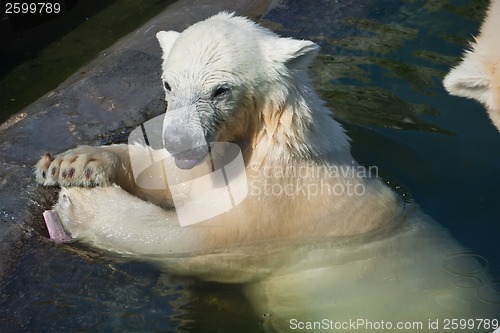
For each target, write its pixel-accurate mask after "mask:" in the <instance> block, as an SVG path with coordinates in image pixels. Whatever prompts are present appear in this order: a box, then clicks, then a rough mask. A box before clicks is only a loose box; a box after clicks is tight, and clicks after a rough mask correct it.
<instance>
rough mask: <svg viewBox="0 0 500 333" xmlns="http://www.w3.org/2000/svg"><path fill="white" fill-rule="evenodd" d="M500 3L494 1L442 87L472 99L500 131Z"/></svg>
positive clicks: (454, 93)
mask: <svg viewBox="0 0 500 333" xmlns="http://www.w3.org/2000/svg"><path fill="white" fill-rule="evenodd" d="M498 21H500V0H492V1H491V4H490V8H489V10H488V13H487V15H486V19H485V20H484V22H483V25H482V26H481V31H480V33H479V36H478V37H477V38H476V41H475V42H474V43H472V44H471V50H470V51H467V52H466V53H465V55H464V58H463V60H462V62H461V63H460V64H459V65H458V66H457V67H455V68H453V69H452V70H451V71H450V72H449V73H448V75H446V77H445V79H444V81H443V84H444V86H445V88H446V90H447V91H448V92H449V93H450V94H452V95H456V96H463V97H468V98H473V99H475V100H477V101H479V102H481V103H482V104H483V105H484V106H485V107H486V108H487V110H488V114H489V116H490V119H491V121H492V122H493V124H494V125H495V126H496V127H497V129H498V130H499V131H500V34H499V31H500V24H499V23H498Z"/></svg>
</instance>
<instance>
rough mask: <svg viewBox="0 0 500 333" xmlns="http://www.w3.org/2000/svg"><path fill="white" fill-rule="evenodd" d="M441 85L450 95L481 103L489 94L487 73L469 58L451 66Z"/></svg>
mask: <svg viewBox="0 0 500 333" xmlns="http://www.w3.org/2000/svg"><path fill="white" fill-rule="evenodd" d="M443 85H444V87H445V88H446V90H447V91H448V92H449V93H450V94H452V95H456V96H463V97H469V98H474V99H476V100H478V101H480V102H483V103H484V102H486V100H488V97H489V94H491V92H490V91H489V89H490V81H489V79H488V75H486V74H485V73H483V71H482V70H481V68H479V64H477V63H475V62H474V59H470V58H466V59H465V60H464V61H462V63H461V64H460V65H458V66H457V67H455V68H453V69H452V70H451V71H450V73H448V75H446V77H445V79H444V80H443Z"/></svg>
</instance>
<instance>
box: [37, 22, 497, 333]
mask: <svg viewBox="0 0 500 333" xmlns="http://www.w3.org/2000/svg"><path fill="white" fill-rule="evenodd" d="M157 37H158V40H159V43H160V45H161V48H162V50H163V58H162V59H163V63H162V80H163V86H164V90H165V96H166V101H167V110H166V113H165V115H164V118H163V120H162V123H161V128H162V130H161V131H160V132H161V134H160V136H161V140H160V141H161V142H162V144H163V145H164V148H154V149H153V148H151V147H149V146H148V145H146V144H145V143H142V144H141V143H140V142H134V143H131V144H117V145H110V146H100V147H89V146H80V147H77V148H75V149H73V150H70V151H67V152H64V153H61V154H59V155H55V156H53V155H51V154H46V155H44V156H42V158H41V159H40V161H39V162H38V164H37V165H36V168H35V174H36V179H37V181H38V182H39V183H40V184H43V185H57V186H61V187H62V188H61V191H60V195H59V201H58V202H57V203H56V205H55V206H54V207H53V209H52V210H51V211H49V212H48V213H47V214H46V216H47V221H48V222H47V225H48V226H49V228H50V229H52V231H53V237H54V238H55V239H56V240H58V241H61V242H63V241H67V238H68V237H71V238H72V239H73V240H77V241H80V242H83V243H86V244H88V245H89V246H92V247H95V248H98V249H102V250H105V251H109V252H112V253H116V254H119V255H124V256H129V257H132V258H136V259H140V260H147V261H150V262H155V263H156V264H158V265H159V266H161V267H162V268H164V269H167V270H168V271H170V272H174V273H176V274H186V275H192V276H197V277H199V278H202V279H205V280H209V281H218V282H223V283H241V284H242V286H243V288H244V290H245V293H246V295H247V296H248V298H249V300H250V301H251V303H252V304H253V306H254V309H255V311H256V313H257V314H259V315H261V316H262V321H263V323H264V326H265V327H266V329H268V330H269V331H277V332H287V331H291V330H297V329H305V328H309V329H311V330H320V329H338V328H339V327H340V328H341V329H342V330H343V331H349V330H352V331H356V332H358V331H361V332H362V331H373V330H374V325H375V326H377V327H378V330H379V331H385V330H391V328H392V330H393V329H395V328H396V327H397V325H399V326H400V325H404V324H405V323H410V324H406V325H411V323H414V324H413V325H419V324H418V323H420V325H422V326H418V327H415V326H414V327H413V328H412V329H413V331H419V332H420V331H421V332H425V331H435V330H434V329H433V328H434V327H435V325H436V322H437V321H440V322H438V324H439V325H441V326H440V328H442V325H444V322H443V320H445V319H449V318H466V319H469V318H470V319H475V318H488V320H490V319H493V316H494V315H496V314H498V313H499V312H498V309H499V306H498V304H499V303H498V299H497V297H496V296H497V294H494V293H493V292H492V290H493V288H492V287H491V283H490V278H489V276H488V273H487V272H486V269H485V265H484V264H483V263H482V262H481V261H479V260H477V258H476V256H474V255H472V254H470V253H468V252H467V251H465V250H464V249H463V248H462V247H461V246H460V245H459V244H457V242H455V241H454V240H453V239H452V237H451V236H450V235H449V234H448V232H447V231H446V230H444V229H443V228H442V227H440V226H439V225H438V224H436V223H435V222H433V221H431V220H430V219H429V218H427V217H425V216H424V215H423V214H422V213H420V212H419V210H418V209H417V208H416V207H415V206H414V205H411V204H409V203H406V202H403V201H402V200H400V198H399V197H398V196H397V195H396V194H395V193H394V192H393V191H392V190H390V189H389V188H388V187H386V186H385V185H384V184H383V183H382V182H381V181H380V180H379V179H378V178H377V177H376V174H373V173H371V172H369V170H367V168H363V167H361V166H359V165H358V164H357V163H356V162H355V161H354V160H353V158H352V156H351V153H350V144H349V138H348V136H347V135H346V133H345V131H344V129H343V128H342V126H341V125H340V124H339V123H337V122H336V121H335V120H334V119H333V118H332V113H331V111H330V110H328V109H327V108H326V107H325V105H324V102H323V101H322V100H321V99H320V98H319V97H318V96H317V95H316V93H315V91H314V89H313V87H312V85H311V82H310V80H309V77H308V75H307V68H308V66H309V65H310V63H311V61H312V60H313V59H314V57H315V55H316V54H317V52H318V46H317V45H316V44H315V43H313V42H311V41H307V40H296V39H292V38H282V37H279V36H277V35H276V34H274V33H273V32H271V31H269V30H267V29H265V28H263V27H261V26H259V25H257V24H256V23H254V22H252V21H250V20H248V19H246V18H243V17H237V16H234V15H232V14H228V13H220V14H218V15H215V16H213V17H211V18H208V19H207V20H205V21H202V22H199V23H196V24H194V25H192V26H191V27H189V28H187V29H186V30H185V31H183V32H182V33H178V32H174V31H168V32H165V31H161V32H159V33H158V34H157ZM214 143H215V144H214ZM217 143H228V144H232V145H236V146H237V147H238V148H239V149H240V150H239V152H238V154H234V156H241V159H242V161H243V169H242V170H240V169H237V168H236V169H234V170H236V171H235V172H232V174H231V172H226V174H225V176H224V177H225V178H224V180H225V182H224V183H223V184H222V186H220V184H217V182H216V181H215V180H214V178H211V177H208V178H207V177H198V176H199V175H204V174H206V173H207V172H209V175H211V174H213V172H215V171H214V170H219V169H221V168H222V167H224V166H225V165H226V164H228V163H227V160H226V159H225V156H226V155H227V154H226V152H225V146H224V145H222V146H220V145H216V144H217ZM145 152H146V153H145ZM144 156H154V157H155V158H153V159H152V161H156V162H155V163H151V164H150V165H149V166H148V167H147V168H144V169H143V172H142V173H141V175H140V176H141V177H143V179H147V180H148V181H149V184H153V185H158V184H160V185H159V186H156V187H155V186H144V183H143V182H139V181H137V180H138V175H137V174H135V173H134V171H133V169H134V168H133V166H134V163H135V162H134V161H137V160H140V161H142V159H143V158H144ZM235 159H236V158H234V159H233V158H232V157H231V158H230V159H229V160H230V161H233V160H235ZM231 170H233V169H231ZM210 172H212V173H210ZM242 174H244V176H245V182H246V184H247V185H248V186H247V188H246V189H247V191H246V196H245V197H244V199H243V200H241V202H239V203H237V204H234V205H232V206H231V207H230V208H229V209H227V210H224V211H223V212H219V214H216V215H214V216H212V217H210V218H207V219H205V220H203V221H200V222H198V223H193V224H190V225H188V226H184V227H182V226H180V224H179V223H180V216H179V214H178V213H176V207H177V204H176V198H175V196H176V195H177V194H176V192H175V191H174V190H173V189H174V187H173V186H170V182H171V180H174V181H175V180H177V179H194V180H195V181H199V182H200V183H196V182H194V183H190V186H187V187H188V188H189V190H187V191H186V192H185V193H184V192H183V193H181V194H185V195H186V199H185V200H187V201H189V200H190V197H189V195H190V193H191V192H190V191H191V190H193V189H196V188H197V186H198V185H200V184H202V185H207V183H208V185H210V184H212V183H213V184H212V185H213V186H214V188H217V189H218V188H225V187H231V181H232V179H233V178H234V177H236V176H240V175H242ZM193 175H194V178H193V177H192V176H193ZM183 177H184V178H183ZM190 177H191V178H190ZM161 184H167V185H168V186H167V185H165V186H164V187H162V186H163V185H161ZM184 184H185V183H183V182H181V185H184ZM193 184H194V185H193ZM228 184H229V185H228ZM226 185H227V186H226ZM200 186H201V185H200ZM208 200H210V198H209V199H208ZM211 204H212V203H211ZM214 204H215V202H214ZM431 322H432V323H433V325H434V326H433V327H429V325H430V323H431ZM401 323H402V324H401ZM381 325H382V326H381ZM389 325H390V327H389ZM489 325H490V326H488V327H487V328H488V329H489V328H491V327H492V326H491V324H489ZM476 329H478V331H480V330H482V329H486V327H476ZM409 331H411V329H410V330H409Z"/></svg>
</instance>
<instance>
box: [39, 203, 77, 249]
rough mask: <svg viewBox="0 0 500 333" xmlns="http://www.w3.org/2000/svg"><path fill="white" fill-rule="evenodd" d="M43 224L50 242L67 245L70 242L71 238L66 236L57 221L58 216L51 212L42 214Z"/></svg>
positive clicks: (47, 211) (59, 222)
mask: <svg viewBox="0 0 500 333" xmlns="http://www.w3.org/2000/svg"><path fill="white" fill-rule="evenodd" d="M43 218H44V219H45V224H46V225H47V229H48V230H49V236H50V240H51V241H53V242H56V243H67V242H70V241H71V237H70V236H69V235H68V234H66V232H65V231H64V228H63V226H62V224H61V220H59V216H57V213H56V212H54V211H53V210H46V211H45V212H43Z"/></svg>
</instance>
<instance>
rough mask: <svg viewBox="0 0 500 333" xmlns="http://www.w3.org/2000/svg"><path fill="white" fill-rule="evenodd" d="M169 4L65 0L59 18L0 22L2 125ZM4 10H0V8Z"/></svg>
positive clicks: (163, 0)
mask: <svg viewBox="0 0 500 333" xmlns="http://www.w3.org/2000/svg"><path fill="white" fill-rule="evenodd" d="M172 2H174V1H172V0H158V1H141V2H137V1H133V0H100V1H79V0H64V1H61V2H60V3H63V7H62V8H63V14H62V15H34V14H25V15H12V16H11V17H9V18H8V19H7V18H6V17H5V18H4V19H2V21H0V45H1V49H0V59H1V63H0V122H3V121H5V120H6V119H7V117H8V116H9V115H11V114H12V113H15V112H17V111H20V110H21V109H22V108H23V107H25V106H27V105H29V104H30V103H32V102H34V101H35V100H36V99H37V98H39V97H40V96H42V95H43V94H45V93H47V92H48V91H50V90H51V89H53V88H55V87H57V85H58V84H60V83H61V82H62V81H64V80H65V79H66V78H67V77H68V76H70V75H71V74H73V73H74V72H75V71H76V70H78V69H79V68H80V67H82V66H83V65H85V64H86V63H87V62H89V61H90V60H92V59H93V58H94V57H96V55H98V54H99V52H100V51H102V50H103V49H105V48H107V47H109V46H111V45H112V44H113V43H114V42H115V41H116V40H117V39H119V38H120V37H122V36H124V35H126V34H128V33H130V32H131V31H134V29H136V28H138V27H140V26H141V25H142V24H143V23H145V22H147V21H148V20H149V19H151V18H152V17H154V16H155V15H157V14H158V13H159V12H160V11H162V10H163V9H165V8H166V7H167V6H168V5H169V4H171V3H172ZM2 8H3V7H2Z"/></svg>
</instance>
